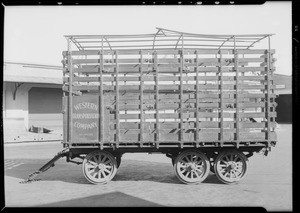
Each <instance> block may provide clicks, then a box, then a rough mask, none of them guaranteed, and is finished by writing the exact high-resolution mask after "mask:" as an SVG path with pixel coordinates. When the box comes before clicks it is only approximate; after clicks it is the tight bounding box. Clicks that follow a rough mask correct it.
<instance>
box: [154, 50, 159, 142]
mask: <svg viewBox="0 0 300 213" xmlns="http://www.w3.org/2000/svg"><path fill="white" fill-rule="evenodd" d="M153 59H154V71H155V100H156V103H155V109H156V116H155V117H156V138H155V140H156V142H157V143H156V147H157V148H158V145H159V141H160V138H159V136H160V127H159V107H160V106H159V89H160V86H159V84H158V82H159V76H158V75H159V74H158V59H157V53H156V51H155V52H154V53H153Z"/></svg>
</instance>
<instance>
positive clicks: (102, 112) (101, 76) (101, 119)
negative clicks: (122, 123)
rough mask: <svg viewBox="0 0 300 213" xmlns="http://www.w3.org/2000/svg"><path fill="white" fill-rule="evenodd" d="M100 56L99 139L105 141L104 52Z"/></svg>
mask: <svg viewBox="0 0 300 213" xmlns="http://www.w3.org/2000/svg"><path fill="white" fill-rule="evenodd" d="M99 56H100V60H99V62H100V66H99V70H98V72H99V75H100V87H97V88H98V90H99V92H100V96H99V101H100V107H99V110H100V129H99V132H100V135H99V141H100V142H101V143H103V142H104V141H103V139H104V100H103V75H102V72H103V53H102V52H99Z"/></svg>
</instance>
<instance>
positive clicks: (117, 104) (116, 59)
mask: <svg viewBox="0 0 300 213" xmlns="http://www.w3.org/2000/svg"><path fill="white" fill-rule="evenodd" d="M114 55H115V61H114V63H115V65H116V66H115V74H116V79H115V82H116V88H115V90H116V122H117V123H116V147H117V148H118V147H119V142H120V114H119V113H120V109H119V108H120V107H119V104H120V101H119V99H120V97H119V96H120V95H119V66H118V63H119V59H118V52H117V51H115V54H114Z"/></svg>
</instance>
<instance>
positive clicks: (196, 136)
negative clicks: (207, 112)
mask: <svg viewBox="0 0 300 213" xmlns="http://www.w3.org/2000/svg"><path fill="white" fill-rule="evenodd" d="M195 54H196V67H195V72H196V79H197V80H196V91H199V71H198V67H199V61H198V60H199V59H198V52H197V51H196V52H195ZM195 98H196V109H197V110H196V113H195V116H196V121H197V122H196V130H197V131H196V132H195V140H196V141H197V142H198V141H199V134H198V132H199V128H200V127H199V110H198V109H199V107H200V105H199V92H196V95H195ZM181 100H182V101H183V97H181ZM198 145H199V143H197V146H198Z"/></svg>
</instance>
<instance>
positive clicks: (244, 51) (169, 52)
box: [62, 48, 275, 56]
mask: <svg viewBox="0 0 300 213" xmlns="http://www.w3.org/2000/svg"><path fill="white" fill-rule="evenodd" d="M118 51H119V55H139V54H140V50H118ZM156 51H157V54H158V55H174V54H178V50H163V49H162V50H160V49H157V50H156ZM195 51H197V52H198V54H218V53H219V49H201V48H196V49H188V48H185V54H194V53H195ZM221 51H222V54H233V51H232V49H222V50H221ZM113 52H114V51H113V50H104V51H103V54H104V55H111V54H113ZM239 52H240V54H264V53H265V49H240V50H239ZM270 52H271V53H272V54H274V53H275V50H274V49H271V50H270ZM148 53H150V54H152V53H153V50H142V54H148ZM62 54H63V56H66V55H67V51H63V53H62ZM71 54H72V55H74V56H75V55H76V56H78V55H82V56H89V55H98V54H99V50H83V51H71Z"/></svg>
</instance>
